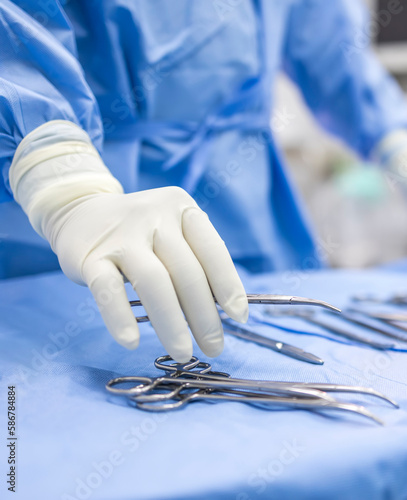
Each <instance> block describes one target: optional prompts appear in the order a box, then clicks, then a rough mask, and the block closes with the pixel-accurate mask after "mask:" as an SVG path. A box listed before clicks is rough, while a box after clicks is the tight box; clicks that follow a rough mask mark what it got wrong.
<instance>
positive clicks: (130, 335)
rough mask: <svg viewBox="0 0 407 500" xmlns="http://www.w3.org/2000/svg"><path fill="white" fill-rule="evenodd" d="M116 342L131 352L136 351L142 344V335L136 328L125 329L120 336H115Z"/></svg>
mask: <svg viewBox="0 0 407 500" xmlns="http://www.w3.org/2000/svg"><path fill="white" fill-rule="evenodd" d="M114 338H115V339H116V341H117V342H118V343H119V344H120V345H122V346H123V347H125V348H126V349H129V350H130V351H134V350H135V349H137V347H138V346H139V344H140V334H139V332H138V331H137V330H135V329H134V328H131V327H130V328H129V327H128V328H124V329H122V330H121V331H120V332H119V333H118V334H116V335H115V336H114Z"/></svg>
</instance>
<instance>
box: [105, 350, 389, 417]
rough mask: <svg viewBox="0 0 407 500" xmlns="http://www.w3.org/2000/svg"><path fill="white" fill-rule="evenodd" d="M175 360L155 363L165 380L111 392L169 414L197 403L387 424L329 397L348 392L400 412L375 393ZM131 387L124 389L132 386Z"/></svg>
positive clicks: (111, 386) (133, 379)
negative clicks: (331, 413)
mask: <svg viewBox="0 0 407 500" xmlns="http://www.w3.org/2000/svg"><path fill="white" fill-rule="evenodd" d="M172 361H173V360H172V358H171V357H170V356H161V357H159V358H157V359H156V360H155V363H154V364H155V366H156V368H158V369H160V370H163V371H164V372H165V375H163V376H158V377H144V376H138V375H136V376H129V377H117V378H115V379H112V380H110V381H109V382H108V383H107V384H106V389H107V390H108V391H109V392H111V393H113V394H116V395H120V396H125V397H127V398H129V403H130V404H131V405H133V406H135V407H136V408H139V409H141V410H146V411H169V410H175V409H179V408H182V407H184V406H186V405H188V404H189V403H192V402H193V401H198V400H205V401H211V402H216V401H234V402H241V403H246V404H250V405H255V406H260V407H262V408H268V409H273V408H278V409H293V408H294V409H303V410H304V409H305V410H313V411H320V410H343V411H348V412H353V413H357V414H359V415H362V416H364V417H367V418H369V419H371V420H373V421H375V422H376V423H378V424H381V425H383V421H382V420H380V419H379V418H378V417H376V416H375V415H374V414H373V413H371V412H370V411H369V410H367V409H366V408H365V407H364V406H361V405H357V404H353V403H347V402H342V401H339V400H336V399H335V398H333V397H332V396H331V395H329V394H328V393H330V392H343V393H352V394H357V393H359V394H363V395H369V396H375V397H377V398H380V399H382V400H384V401H386V402H388V403H390V404H391V405H393V406H395V407H396V408H398V405H397V403H395V402H394V401H392V400H391V399H389V398H387V397H386V396H384V395H383V394H381V393H379V392H377V391H375V390H374V389H371V388H366V387H358V386H348V385H339V384H325V383H304V382H281V381H271V380H250V379H240V378H232V377H230V376H229V374H227V373H223V372H215V371H212V367H211V365H210V364H208V363H204V362H202V361H199V360H198V359H197V358H196V357H192V358H191V360H190V361H189V362H188V363H174V362H172ZM129 384H130V387H119V386H121V385H127V386H128V385H129Z"/></svg>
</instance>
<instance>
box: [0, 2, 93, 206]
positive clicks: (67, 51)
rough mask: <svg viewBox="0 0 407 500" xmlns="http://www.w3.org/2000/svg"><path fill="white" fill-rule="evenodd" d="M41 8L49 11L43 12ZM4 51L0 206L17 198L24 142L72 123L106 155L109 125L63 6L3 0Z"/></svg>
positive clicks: (0, 57) (0, 64) (0, 33)
mask: <svg viewBox="0 0 407 500" xmlns="http://www.w3.org/2000/svg"><path fill="white" fill-rule="evenodd" d="M41 4H44V5H45V6H47V10H41V7H39V5H41ZM50 7H51V8H50ZM0 47H1V50H0V172H1V176H0V202H4V201H10V200H12V199H13V195H12V192H11V190H10V185H9V180H8V171H9V168H10V164H11V161H12V159H13V156H14V153H15V150H16V148H17V146H18V144H19V143H20V141H21V140H22V139H23V138H24V137H25V136H26V135H27V134H28V133H29V132H31V131H32V130H34V129H35V128H37V127H38V126H40V125H42V124H44V123H46V122H48V121H51V120H68V121H71V122H73V123H75V124H77V125H79V126H80V127H81V128H82V129H83V130H85V131H86V132H87V133H88V134H89V136H90V138H91V140H92V142H93V143H94V145H95V147H96V148H97V149H98V150H99V152H101V151H100V150H101V147H102V138H103V126H102V121H101V117H100V113H99V109H98V106H97V102H96V99H95V97H94V96H93V94H92V91H91V90H90V88H89V86H88V84H87V83H86V80H85V77H84V72H83V70H82V68H81V66H80V64H79V62H78V59H77V57H76V48H75V42H74V35H73V33H72V29H71V27H70V24H69V21H68V20H67V18H66V16H65V14H64V12H63V9H62V7H61V4H60V2H58V1H56V0H55V2H54V0H51V1H48V2H37V1H35V2H34V0H16V1H14V2H10V1H9V0H2V1H1V3H0Z"/></svg>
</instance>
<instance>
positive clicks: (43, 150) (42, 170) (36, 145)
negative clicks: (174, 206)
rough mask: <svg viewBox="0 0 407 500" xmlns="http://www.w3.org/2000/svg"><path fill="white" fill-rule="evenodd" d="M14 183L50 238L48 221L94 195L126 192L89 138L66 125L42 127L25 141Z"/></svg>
mask: <svg viewBox="0 0 407 500" xmlns="http://www.w3.org/2000/svg"><path fill="white" fill-rule="evenodd" d="M9 178H10V186H11V189H12V191H13V194H14V198H15V200H16V201H17V202H18V203H19V204H20V205H21V207H22V208H23V210H24V211H25V213H26V214H27V215H28V217H29V219H30V222H31V224H32V226H33V227H34V229H35V230H36V231H37V233H38V234H40V236H42V237H45V238H46V237H47V234H46V231H45V227H46V225H47V221H48V220H49V219H50V217H51V216H52V215H54V214H55V213H56V212H57V211H58V210H59V209H61V208H63V207H64V206H66V205H67V204H69V203H71V202H73V201H75V200H77V199H79V198H82V197H84V196H88V195H92V194H98V193H122V192H123V188H122V186H121V184H120V183H119V181H117V179H115V178H114V177H113V176H112V174H111V173H110V171H109V170H108V169H107V167H106V166H105V165H104V163H103V161H102V159H101V157H100V156H99V153H98V152H97V150H96V149H95V147H94V146H93V145H92V143H91V140H90V138H89V136H88V134H87V133H86V132H85V131H83V130H82V129H81V128H79V127H78V126H76V125H75V124H73V123H71V122H66V121H62V120H58V121H52V122H48V123H46V124H44V125H42V126H41V127H38V128H37V129H35V130H34V131H33V132H31V133H30V134H28V135H27V136H26V137H25V138H24V139H23V140H22V141H21V143H20V145H19V146H18V148H17V150H16V153H15V155H14V158H13V162H12V165H11V167H10V173H9ZM47 239H48V238H47Z"/></svg>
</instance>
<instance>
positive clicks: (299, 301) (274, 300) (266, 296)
mask: <svg viewBox="0 0 407 500" xmlns="http://www.w3.org/2000/svg"><path fill="white" fill-rule="evenodd" d="M213 300H214V301H215V302H216V303H217V301H216V298H215V297H214V298H213ZM247 301H248V302H249V304H279V305H303V306H304V305H305V306H319V307H323V308H325V309H329V310H330V311H335V312H338V313H340V312H341V310H340V309H338V308H337V307H335V306H332V305H331V304H328V302H324V301H323V300H316V299H307V298H305V297H295V296H294V295H274V294H270V293H248V294H247ZM129 303H130V305H131V307H137V306H142V305H143V304H142V303H141V301H140V300H130V301H129ZM136 320H137V322H138V323H144V322H146V321H150V319H149V317H148V316H137V317H136Z"/></svg>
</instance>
